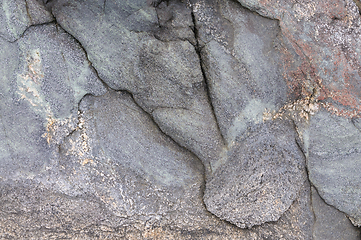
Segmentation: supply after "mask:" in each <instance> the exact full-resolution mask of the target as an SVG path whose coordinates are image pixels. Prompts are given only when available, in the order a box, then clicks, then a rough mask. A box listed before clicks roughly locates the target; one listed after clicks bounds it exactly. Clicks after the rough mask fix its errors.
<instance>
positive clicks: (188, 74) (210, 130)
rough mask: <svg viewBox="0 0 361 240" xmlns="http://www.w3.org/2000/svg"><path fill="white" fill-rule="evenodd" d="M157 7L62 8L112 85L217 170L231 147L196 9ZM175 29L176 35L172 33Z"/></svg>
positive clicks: (174, 4) (60, 16) (58, 12)
mask: <svg viewBox="0 0 361 240" xmlns="http://www.w3.org/2000/svg"><path fill="white" fill-rule="evenodd" d="M68 2H72V1H68ZM156 5H157V4H156V3H154V6H156ZM154 6H153V5H149V4H148V2H147V1H143V0H142V1H135V2H134V1H126V2H123V1H107V2H103V1H87V2H86V3H85V4H84V3H76V2H72V3H69V4H63V3H62V2H60V3H59V4H57V5H55V7H54V14H55V16H56V18H57V21H58V22H59V24H60V25H61V26H62V27H63V28H64V29H65V30H66V31H68V32H69V33H71V34H72V35H73V36H75V37H76V38H77V39H78V40H79V41H80V42H81V43H82V46H83V47H84V49H85V50H86V51H87V53H88V56H89V59H90V61H91V62H92V63H93V65H94V67H95V68H96V69H97V71H98V73H99V76H100V77H101V78H102V79H103V80H104V81H105V82H106V83H107V84H108V85H109V86H110V87H111V88H113V89H115V90H127V91H129V92H131V93H132V95H133V96H134V99H135V101H136V102H137V103H138V104H139V105H140V106H141V107H142V108H143V109H144V110H145V111H147V112H148V113H150V114H152V115H153V117H154V119H155V121H156V122H157V123H158V124H159V126H160V127H161V128H162V129H163V131H165V132H166V133H167V134H168V135H169V136H171V137H172V138H173V139H175V140H177V141H178V142H179V143H180V144H181V145H182V146H184V147H186V148H188V149H190V150H191V151H193V152H194V153H195V154H196V155H197V156H198V157H200V159H201V160H202V161H203V163H204V164H205V166H206V171H207V172H209V171H210V168H211V166H210V165H211V161H214V162H215V161H217V156H218V155H219V153H220V152H221V151H222V149H223V147H224V146H223V140H222V137H221V135H220V133H219V130H218V126H217V124H216V121H215V118H214V115H213V113H212V109H211V107H210V103H209V101H208V97H207V94H206V89H205V88H204V79H203V75H202V71H201V67H200V62H199V58H198V55H197V53H196V50H195V48H194V46H193V45H192V43H194V42H195V38H194V34H193V31H192V28H193V27H194V26H193V22H192V17H191V12H190V9H189V8H188V7H187V5H186V4H185V3H182V2H179V1H170V3H168V4H165V3H163V4H160V5H159V6H158V8H156V7H154ZM99 29H102V31H99ZM168 31H175V32H176V34H175V35H173V34H172V35H171V36H172V38H171V39H169V35H170V34H171V33H169V32H168ZM103 41H105V42H103ZM99 42H103V44H99ZM191 125H193V126H192V127H189V126H191ZM213 164H214V163H213Z"/></svg>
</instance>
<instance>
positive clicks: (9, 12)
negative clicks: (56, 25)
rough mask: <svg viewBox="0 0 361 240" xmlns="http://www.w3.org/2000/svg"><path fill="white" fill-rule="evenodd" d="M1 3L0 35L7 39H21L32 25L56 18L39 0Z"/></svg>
mask: <svg viewBox="0 0 361 240" xmlns="http://www.w3.org/2000/svg"><path fill="white" fill-rule="evenodd" d="M0 4H1V5H0V36H1V37H3V38H4V39H6V40H7V41H11V42H14V41H15V40H17V39H19V38H20V36H21V35H22V34H23V33H24V32H25V30H26V29H27V28H28V27H29V26H31V25H35V24H42V23H47V22H51V21H53V20H54V18H53V17H52V15H51V13H50V12H49V11H47V10H46V9H45V7H44V5H43V4H41V3H40V2H39V0H3V1H1V3H0Z"/></svg>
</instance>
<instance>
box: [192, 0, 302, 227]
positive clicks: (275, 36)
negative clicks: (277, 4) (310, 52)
mask: <svg viewBox="0 0 361 240" xmlns="http://www.w3.org/2000/svg"><path fill="white" fill-rule="evenodd" d="M192 6H193V11H194V17H195V20H196V23H197V24H196V26H197V35H198V37H199V47H200V48H201V50H200V54H201V59H202V60H203V61H202V63H203V69H204V72H205V75H206V79H207V84H208V87H209V92H210V98H211V100H212V104H213V107H214V110H215V115H216V118H217V120H218V124H219V126H220V130H221V133H222V135H223V136H224V138H225V140H226V143H227V147H228V149H229V150H228V151H227V157H226V158H223V159H222V158H221V161H219V162H218V164H217V165H216V166H215V167H216V168H214V172H213V174H212V176H211V177H210V178H208V179H207V180H208V181H207V183H206V190H205V195H204V201H205V204H206V206H207V209H208V210H209V211H210V212H212V213H213V214H215V215H216V216H218V217H220V218H221V219H225V220H227V221H230V222H232V223H234V224H236V225H237V226H239V227H252V226H253V225H260V224H262V223H264V222H268V221H277V220H278V219H279V218H280V216H281V215H282V214H283V213H284V212H285V211H286V210H287V209H288V208H289V207H290V205H291V204H292V202H293V201H294V200H295V198H296V196H297V194H298V191H300V187H301V185H302V184H303V182H304V179H305V170H304V164H305V163H304V156H303V154H302V152H301V151H300V150H299V147H298V146H297V144H296V140H295V139H296V134H295V128H294V126H293V124H292V122H291V121H284V120H278V121H274V122H272V123H270V122H266V123H263V122H264V120H265V116H264V114H265V112H267V111H268V112H271V111H276V110H277V111H278V109H280V108H281V107H282V106H283V105H285V104H286V103H287V101H291V100H293V97H295V96H293V95H292V94H293V92H290V91H289V89H288V87H287V84H288V83H287V78H284V77H283V72H284V66H283V63H282V62H281V59H282V56H283V55H284V53H283V52H282V51H283V50H284V48H285V47H284V46H283V45H285V44H286V43H284V42H285V41H284V39H283V36H282V35H281V33H280V28H279V26H278V22H277V21H275V20H270V19H266V18H264V17H261V16H259V15H257V14H255V13H252V12H250V11H248V10H246V9H244V8H242V7H241V5H240V4H238V3H236V2H232V1H207V2H205V1H193V2H192ZM280 45H282V46H283V47H278V46H280ZM289 52H292V50H289V51H288V52H287V53H289Z"/></svg>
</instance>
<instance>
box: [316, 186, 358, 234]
mask: <svg viewBox="0 0 361 240" xmlns="http://www.w3.org/2000/svg"><path fill="white" fill-rule="evenodd" d="M312 209H313V212H314V213H315V219H316V221H315V224H314V227H313V239H315V240H323V239H329V240H332V239H335V240H357V239H360V230H358V229H357V228H356V227H354V226H353V225H352V223H351V222H350V220H349V219H348V218H347V217H346V215H345V214H344V213H342V212H340V211H338V210H337V209H335V208H334V207H332V206H329V205H327V204H326V203H325V202H324V201H323V200H322V199H321V198H320V196H319V195H318V193H317V191H316V189H315V188H313V187H312Z"/></svg>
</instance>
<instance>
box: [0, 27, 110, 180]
mask: <svg viewBox="0 0 361 240" xmlns="http://www.w3.org/2000/svg"><path fill="white" fill-rule="evenodd" d="M0 41H1V48H0V49H1V51H2V53H1V56H0V58H1V63H2V68H1V82H0V84H1V89H2V90H3V91H2V92H1V102H0V106H1V115H0V116H1V122H0V124H1V132H2V133H1V134H2V136H3V137H2V138H1V139H0V142H1V144H0V145H1V146H2V152H3V154H2V155H1V156H0V159H1V161H0V171H1V178H2V179H7V178H10V179H16V178H18V177H20V178H21V177H25V176H26V177H30V178H32V177H34V175H36V174H37V173H39V172H40V171H43V170H44V169H45V168H46V166H47V164H48V163H50V161H51V159H53V157H55V156H54V154H56V146H55V145H54V143H55V144H56V143H60V142H61V141H62V139H63V138H64V137H65V136H66V135H68V134H69V133H70V132H72V131H73V130H74V129H75V128H76V124H77V115H78V109H77V107H78V102H79V101H80V99H81V98H82V97H83V96H84V95H85V94H89V93H91V94H95V95H97V94H103V93H105V91H106V90H105V87H104V86H103V84H102V83H101V81H100V80H99V79H98V78H97V76H96V73H95V71H94V70H93V69H92V67H91V66H90V63H89V62H88V61H87V59H86V56H85V54H84V52H83V50H82V48H81V47H80V46H79V44H77V42H76V41H75V40H74V39H73V38H72V37H71V36H70V35H68V34H67V33H65V32H64V31H63V30H61V29H57V27H56V25H55V24H49V25H42V26H38V27H31V28H29V29H28V30H27V31H26V33H25V34H24V36H23V37H22V38H21V39H19V40H18V41H17V42H15V43H9V42H6V41H4V40H2V39H0Z"/></svg>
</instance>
